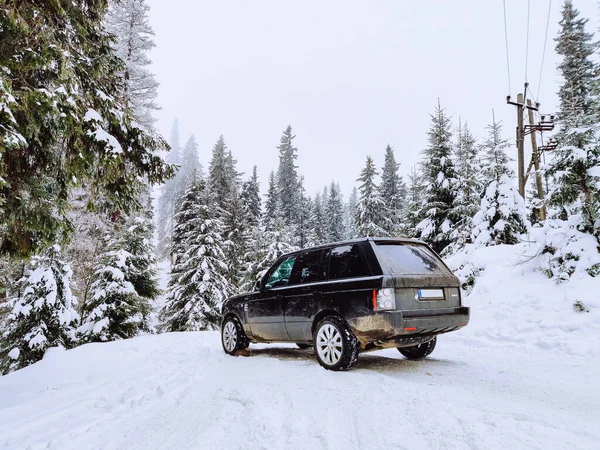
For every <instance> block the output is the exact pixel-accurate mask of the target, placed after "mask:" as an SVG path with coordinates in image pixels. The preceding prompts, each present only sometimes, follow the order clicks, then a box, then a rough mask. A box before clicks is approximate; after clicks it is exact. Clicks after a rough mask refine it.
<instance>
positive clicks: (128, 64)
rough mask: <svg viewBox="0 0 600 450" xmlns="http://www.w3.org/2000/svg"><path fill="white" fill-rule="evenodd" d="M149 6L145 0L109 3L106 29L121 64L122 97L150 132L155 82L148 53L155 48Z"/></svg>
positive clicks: (155, 91) (152, 123)
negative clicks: (150, 69)
mask: <svg viewBox="0 0 600 450" xmlns="http://www.w3.org/2000/svg"><path fill="white" fill-rule="evenodd" d="M149 12H150V6H148V5H147V4H146V1H145V0H119V1H115V2H111V3H110V8H109V10H108V14H107V15H106V29H107V30H108V31H109V32H110V33H112V34H114V35H115V36H116V42H115V44H114V49H115V53H116V55H117V56H118V57H119V58H120V59H121V60H122V61H123V63H124V64H123V68H122V70H121V71H120V73H119V75H120V77H121V78H122V79H123V80H124V83H123V87H122V93H121V95H122V98H123V99H124V100H125V101H126V102H127V105H128V106H129V108H131V110H132V112H133V116H134V118H135V120H136V121H137V122H139V123H140V124H142V125H143V126H144V128H145V129H146V130H148V131H151V130H152V129H153V126H154V122H155V121H156V119H155V118H154V117H153V113H154V111H156V110H157V109H159V108H158V106H157V105H156V103H155V100H156V96H157V94H158V92H157V89H158V82H157V81H156V79H155V78H154V74H152V73H151V72H150V71H149V70H148V68H149V66H150V64H151V63H152V61H151V60H150V58H149V56H148V53H149V52H150V50H151V49H152V48H153V47H154V46H155V45H154V41H153V37H154V31H153V30H152V27H151V26H150V17H149Z"/></svg>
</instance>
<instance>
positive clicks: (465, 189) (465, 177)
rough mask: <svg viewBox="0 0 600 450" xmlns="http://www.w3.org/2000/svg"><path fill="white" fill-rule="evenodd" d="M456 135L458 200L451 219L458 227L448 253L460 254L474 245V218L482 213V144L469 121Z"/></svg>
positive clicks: (455, 159) (459, 128) (456, 186)
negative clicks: (458, 252)
mask: <svg viewBox="0 0 600 450" xmlns="http://www.w3.org/2000/svg"><path fill="white" fill-rule="evenodd" d="M457 134H458V136H457V140H456V146H455V147H454V161H455V168H456V180H457V182H456V184H455V192H456V198H455V200H454V205H453V207H452V212H451V215H452V217H454V218H455V225H454V229H453V230H452V234H451V235H450V238H451V240H452V243H451V244H450V245H449V247H448V248H447V249H446V252H449V253H453V252H455V251H458V250H460V249H462V248H464V246H465V245H466V244H469V243H471V232H472V231H473V217H475V214H476V213H477V211H478V210H479V203H480V198H481V194H482V192H483V181H482V178H481V161H480V156H479V145H478V144H477V142H476V141H475V138H474V137H473V134H472V133H471V131H470V130H469V127H468V125H467V122H465V123H464V125H463V124H462V123H461V122H460V121H459V125H458V128H457Z"/></svg>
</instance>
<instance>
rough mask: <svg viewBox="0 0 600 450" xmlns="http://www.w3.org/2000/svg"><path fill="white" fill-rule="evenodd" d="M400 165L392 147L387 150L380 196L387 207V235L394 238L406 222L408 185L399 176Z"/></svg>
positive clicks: (384, 226)
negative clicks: (405, 208) (404, 221)
mask: <svg viewBox="0 0 600 450" xmlns="http://www.w3.org/2000/svg"><path fill="white" fill-rule="evenodd" d="M399 167H400V164H399V163H397V162H396V157H395V156H394V150H393V149H392V147H390V145H389V144H388V146H387V147H386V148H385V162H384V164H383V169H382V171H381V184H380V185H379V193H380V194H379V195H380V197H381V199H382V200H383V203H384V205H385V219H386V221H385V223H384V224H383V228H384V229H385V231H386V234H387V235H389V236H394V235H397V234H398V233H399V231H400V230H401V228H402V222H403V220H404V204H405V200H406V185H405V184H404V181H403V180H402V177H401V176H400V175H399V174H398V169H399Z"/></svg>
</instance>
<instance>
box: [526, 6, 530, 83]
mask: <svg viewBox="0 0 600 450" xmlns="http://www.w3.org/2000/svg"><path fill="white" fill-rule="evenodd" d="M530 7H531V0H527V42H526V43H525V83H527V62H528V60H529V11H530V9H531V8H530Z"/></svg>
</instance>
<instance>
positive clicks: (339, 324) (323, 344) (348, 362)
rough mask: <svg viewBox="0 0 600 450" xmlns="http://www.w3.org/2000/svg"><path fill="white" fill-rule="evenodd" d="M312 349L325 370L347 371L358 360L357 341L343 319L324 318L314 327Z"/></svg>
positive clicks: (336, 317) (334, 317)
mask: <svg viewBox="0 0 600 450" xmlns="http://www.w3.org/2000/svg"><path fill="white" fill-rule="evenodd" d="M313 348H314V349H315V355H316V356H317V361H319V364H321V366H322V367H324V368H325V369H327V370H334V371H340V370H348V369H350V368H351V367H352V366H353V365H354V364H356V360H357V359H358V349H359V345H358V339H356V336H354V333H353V332H352V330H351V329H350V327H349V326H348V324H347V323H346V321H345V320H344V319H342V318H341V317H338V316H328V317H325V318H324V319H323V320H321V322H319V323H318V324H317V326H316V327H315V331H314V333H313Z"/></svg>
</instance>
